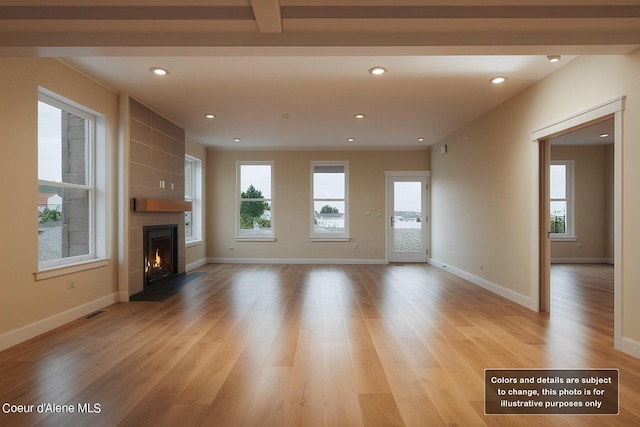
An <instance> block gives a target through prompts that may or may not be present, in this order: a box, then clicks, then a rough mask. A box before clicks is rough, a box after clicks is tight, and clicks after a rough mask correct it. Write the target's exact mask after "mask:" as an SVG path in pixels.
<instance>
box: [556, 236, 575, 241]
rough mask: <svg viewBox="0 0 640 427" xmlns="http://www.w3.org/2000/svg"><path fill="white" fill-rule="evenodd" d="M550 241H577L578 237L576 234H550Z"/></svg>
mask: <svg viewBox="0 0 640 427" xmlns="http://www.w3.org/2000/svg"><path fill="white" fill-rule="evenodd" d="M551 241H552V242H577V241H578V237H576V236H554V235H551Z"/></svg>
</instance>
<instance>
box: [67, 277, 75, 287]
mask: <svg viewBox="0 0 640 427" xmlns="http://www.w3.org/2000/svg"><path fill="white" fill-rule="evenodd" d="M75 287H76V279H69V280H67V289H73V288H75Z"/></svg>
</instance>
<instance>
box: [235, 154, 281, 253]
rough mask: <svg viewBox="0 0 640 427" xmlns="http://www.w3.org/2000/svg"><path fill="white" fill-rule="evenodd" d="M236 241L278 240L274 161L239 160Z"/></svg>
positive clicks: (237, 171) (237, 167) (237, 168)
mask: <svg viewBox="0 0 640 427" xmlns="http://www.w3.org/2000/svg"><path fill="white" fill-rule="evenodd" d="M236 173H237V177H236V182H237V186H236V191H237V193H236V194H237V197H238V204H237V209H236V215H237V216H236V222H237V226H236V240H266V241H270V240H274V233H273V220H274V217H273V212H274V211H273V162H237V163H236Z"/></svg>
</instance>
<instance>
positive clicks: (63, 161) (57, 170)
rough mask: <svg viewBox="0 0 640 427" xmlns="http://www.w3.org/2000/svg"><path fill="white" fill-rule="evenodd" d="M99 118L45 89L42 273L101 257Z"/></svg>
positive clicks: (41, 146) (40, 226) (41, 177)
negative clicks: (97, 157)
mask: <svg viewBox="0 0 640 427" xmlns="http://www.w3.org/2000/svg"><path fill="white" fill-rule="evenodd" d="M95 139H96V116H95V115H94V114H93V113H92V112H90V111H88V110H85V109H83V107H82V106H79V105H77V104H74V103H72V102H71V101H67V100H64V99H62V98H60V97H57V96H55V95H54V94H51V93H50V92H45V91H44V90H42V91H41V92H40V94H39V100H38V264H39V269H40V270H43V269H47V268H51V267H55V266H58V265H66V264H73V263H76V262H81V261H86V260H89V259H92V258H96V246H95V242H96V234H95V233H96V208H95V207H96V179H95Z"/></svg>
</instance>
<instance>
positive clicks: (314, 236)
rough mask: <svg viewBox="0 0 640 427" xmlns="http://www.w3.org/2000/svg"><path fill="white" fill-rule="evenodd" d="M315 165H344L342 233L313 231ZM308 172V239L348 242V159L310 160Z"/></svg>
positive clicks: (349, 238)
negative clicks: (326, 233)
mask: <svg viewBox="0 0 640 427" xmlns="http://www.w3.org/2000/svg"><path fill="white" fill-rule="evenodd" d="M316 166H342V167H344V187H345V188H344V233H341V234H334V235H331V236H326V235H323V234H316V233H315V227H314V221H315V206H314V202H315V199H314V197H313V194H314V193H313V173H314V170H315V167H316ZM310 174H311V179H310V181H311V184H310V185H311V193H310V195H311V197H310V201H311V206H310V211H311V212H310V213H311V217H310V219H311V221H310V224H309V225H310V231H309V233H310V234H309V240H311V241H312V242H349V241H351V237H350V234H349V162H348V161H312V162H311V168H310ZM320 200H325V201H328V202H329V201H331V200H335V201H343V200H342V199H320Z"/></svg>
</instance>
